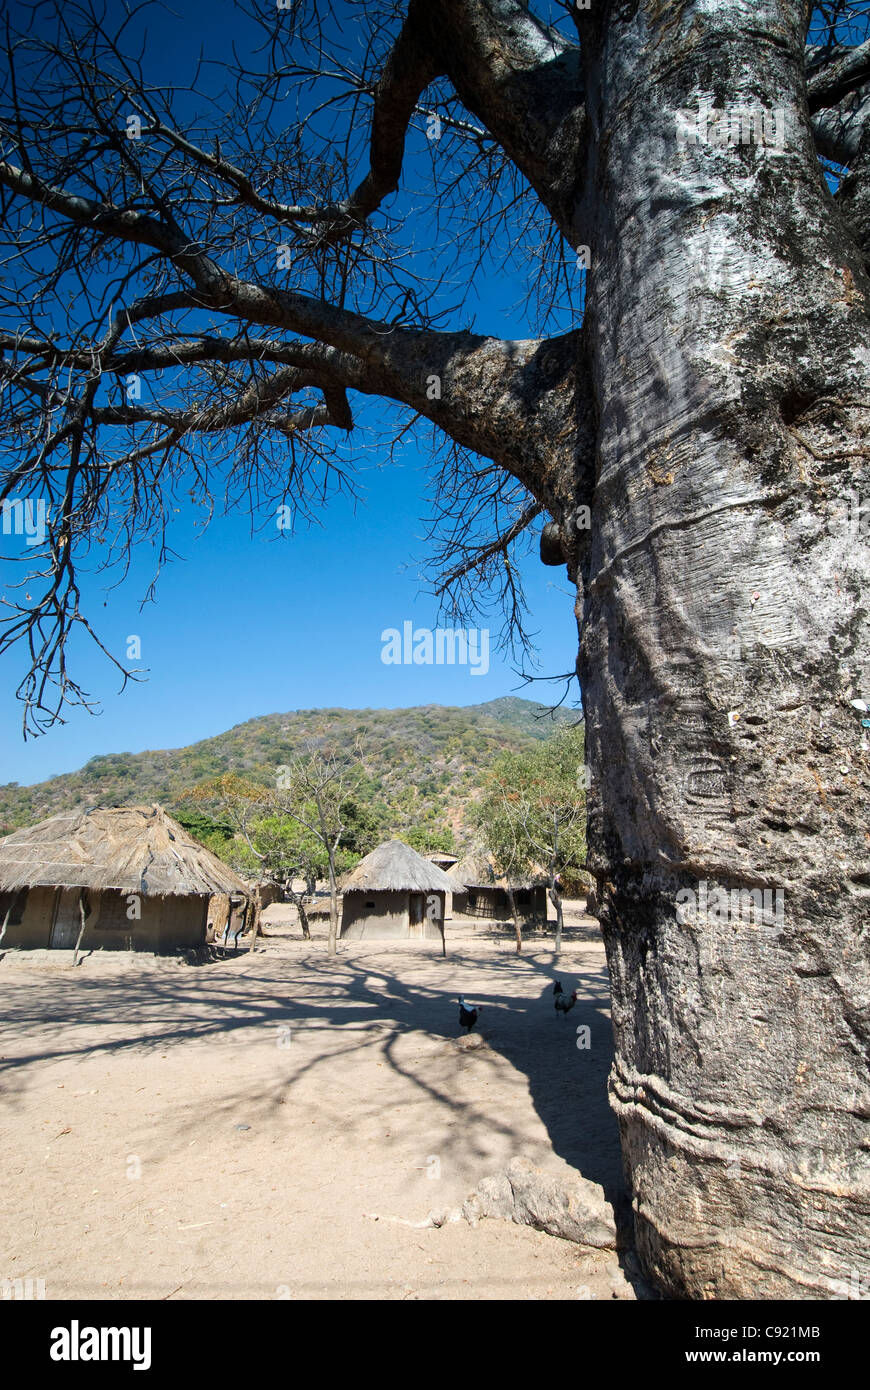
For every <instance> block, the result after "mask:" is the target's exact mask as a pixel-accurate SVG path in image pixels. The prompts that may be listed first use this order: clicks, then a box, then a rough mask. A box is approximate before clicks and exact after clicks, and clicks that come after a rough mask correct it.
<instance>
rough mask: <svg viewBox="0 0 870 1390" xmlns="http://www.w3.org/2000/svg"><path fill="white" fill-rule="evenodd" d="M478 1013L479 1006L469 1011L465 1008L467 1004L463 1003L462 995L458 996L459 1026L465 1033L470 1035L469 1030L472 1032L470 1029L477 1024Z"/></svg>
mask: <svg viewBox="0 0 870 1390" xmlns="http://www.w3.org/2000/svg"><path fill="white" fill-rule="evenodd" d="M479 1013H480V1005H479V1004H478V1006H477V1008H476V1009H469V1008H468V1006H467V1004H466V1003H465V1000H464V999H463V997H462V995H461V994H460V996H459V1026H460V1027H461V1028H464V1029H465V1031H466V1033H470V1032H471V1030H472V1028H473V1027H474V1025H475V1023H476V1022H477V1016H478V1014H479Z"/></svg>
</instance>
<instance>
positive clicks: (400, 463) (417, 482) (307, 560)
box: [0, 0, 577, 784]
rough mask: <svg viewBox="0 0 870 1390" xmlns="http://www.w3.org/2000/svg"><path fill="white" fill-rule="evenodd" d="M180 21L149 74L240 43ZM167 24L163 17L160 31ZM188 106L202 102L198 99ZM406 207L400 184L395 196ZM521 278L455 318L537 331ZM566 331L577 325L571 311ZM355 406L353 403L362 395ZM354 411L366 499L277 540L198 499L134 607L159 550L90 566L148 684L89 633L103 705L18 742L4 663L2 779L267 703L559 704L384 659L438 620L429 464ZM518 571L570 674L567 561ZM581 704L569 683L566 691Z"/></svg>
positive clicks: (239, 33)
mask: <svg viewBox="0 0 870 1390" xmlns="http://www.w3.org/2000/svg"><path fill="white" fill-rule="evenodd" d="M152 15H156V11H152ZM181 16H182V17H181V20H180V22H179V23H178V24H176V25H174V26H173V35H174V43H173V46H172V47H171V48H170V47H169V46H168V45H165V43H159V44H158V46H157V47H156V48H154V49H153V54H154V57H153V66H151V67H150V68H149V70H150V71H152V72H153V73H155V75H156V76H157V77H158V78H159V80H167V79H171V80H173V81H177V82H180V83H183V81H184V77H185V73H186V72H187V71H188V69H189V63H190V61H191V58H192V56H193V54H194V53H195V51H196V50H197V49H198V48H199V45H200V44H201V43H202V44H204V45H205V47H206V51H207V52H208V51H221V50H223V51H224V52H225V51H226V48H227V44H228V41H229V40H230V39H233V40H238V39H239V38H240V37H244V23H243V20H241V19H240V15H239V10H238V7H237V6H235V5H233V4H230V3H228V0H209V3H208V5H205V4H200V3H198V2H197V3H186V4H185V5H184V6H183V7H182V8H181ZM160 32H161V25H160V23H158V21H157V19H156V18H155V19H154V20H153V21H152V29H151V35H152V39H154V38H155V36H157V37H159V34H160ZM146 67H149V65H148V64H146ZM188 101H189V103H191V104H192V107H193V106H195V105H196V102H195V99H194V98H192V97H191V98H189V99H188ZM430 154H431V151H430V150H429V149H428V148H427V147H426V144H425V140H423V141H422V145H421V140H420V138H419V135H418V136H417V137H416V144H415V143H414V139H413V138H412V139H411V140H409V162H408V178H407V181H406V182H407V184H410V183H412V182H413V180H414V179H415V178H417V179H420V178H422V177H425V168H426V164H425V161H426V160H427V159H428V158H429V156H430ZM436 155H437V151H436ZM406 192H407V190H406ZM400 201H401V195H400V199H399V200H397V202H396V204H394V205H393V206H394V207H395V206H397V205H399V204H400ZM420 225H423V226H425V223H424V224H418V225H417V228H416V230H414V231H413V233H412V234H413V238H414V244H415V245H417V246H419V245H420V244H421V232H420ZM411 239H412V238H411V235H409V238H408V240H409V241H411ZM424 244H425V239H424ZM493 252H494V264H495V263H496V262H498V263H499V264H501V262H503V261H504V259H505V257H504V255H502V254H501V252H500V249H499V248H498V247H494V248H493ZM428 254H429V260H430V262H431V264H432V265H433V266H435V267H436V269H437V273H438V274H439V275H442V276H444V290H443V294H444V300H445V302H446V303H454V302H455V301H456V298H457V296H456V293H455V289H456V285H457V284H459V283H461V280H460V279H459V278H457V279H456V281H455V283H454V284H453V285H450V286H447V284H446V280H447V279H448V278H452V276H451V275H450V274H449V272H448V270H447V269H446V267H450V266H452V265H453V263H454V261H455V253H454V249H453V248H452V246H451V244H450V242H449V240H442V241H441V242H440V243H439V244H438V245H437V246H436V245H433V244H432V241H430V243H429V252H428ZM439 261H440V264H439ZM430 273H431V272H430ZM527 278H528V275H527V274H526V273H524V267H523V265H522V264H520V265H517V264H516V263H515V264H514V265H513V267H509V268H508V269H507V271H506V272H504V273H502V274H501V275H500V276H499V275H495V274H493V273H489V274H479V275H477V276H476V277H475V282H474V284H473V285H472V289H471V295H470V298H469V301H468V304H467V307H466V308H465V309H464V310H463V312H462V315H461V318H460V319H459V320H456V319H454V320H453V321H452V323H453V324H455V326H465V325H466V324H469V325H473V326H474V327H475V328H476V329H477V330H479V331H484V332H491V333H496V334H500V335H504V336H518V337H527V336H533V334H534V325H533V324H532V322H531V321H530V319H529V317H528V315H527V314H526V313H525V311H524V310H523V309H522V308H518V307H517V306H518V305H519V304H520V302H521V300H522V296H523V292H524V290H525V289H526V287H527V286H526V281H527ZM558 326H559V327H567V326H568V321H567V320H566V321H564V322H563V323H561V324H560V325H558ZM551 331H552V326H551ZM352 404H353V405H354V407H355V409H356V408H358V407H359V404H360V403H359V401H354V402H352ZM361 418H362V425H361V428H360V430H359V432H358V433H357V434H354V435H353V436H352V437H351V440H350V444H349V448H348V449H347V450H346V451H345V452H346V453H348V452H349V454H350V456H351V458H352V459H353V462H354V464H355V466H356V468H357V469H358V470H359V471H358V472H357V476H356V482H357V485H358V487H359V488H360V490H361V492H362V498H361V500H360V501H359V502H358V503H356V504H354V503H353V502H352V501H351V500H350V499H348V498H346V497H337V498H334V499H333V500H332V502H331V503H330V504H329V505H328V507H327V509H326V510H325V511H324V512H323V514H322V516H321V521H322V525H319V526H313V527H310V528H308V529H301V530H299V531H298V532H297V533H296V534H295V535H293V536H292V537H288V536H281V535H280V534H279V533H278V532H277V530H276V528H275V526H274V524H273V521H272V518H271V516H269V515H261V516H259V517H258V518H257V521H258V523H264V525H263V526H262V529H261V530H258V531H257V532H255V534H254V535H253V536H252V535H251V523H250V518H249V517H248V515H247V514H245V513H243V512H235V513H233V514H231V515H229V516H226V517H220V516H219V517H216V518H215V519H214V520H213V521H212V523H211V525H210V526H209V527H208V528H207V530H206V531H205V532H204V533H201V532H200V530H199V529H198V528H196V527H195V526H194V519H195V515H196V513H195V512H194V510H193V509H192V508H191V507H187V506H182V507H181V509H180V510H179V512H178V515H177V519H176V523H175V525H174V528H173V531H172V533H171V534H170V537H169V540H170V543H171V544H172V546H173V547H174V549H175V550H176V551H177V552H179V553H180V555H181V556H182V557H183V558H182V559H180V560H177V561H175V562H173V563H171V564H170V565H169V566H168V567H167V568H165V569H164V571H163V573H162V575H161V578H160V580H159V584H158V587H157V595H156V602H155V603H151V604H149V605H147V606H146V607H145V608H144V609H143V610H141V611H140V607H139V603H140V599H141V597H142V595H143V594H144V592H145V590H146V588H147V585H148V581H149V579H150V577H151V566H152V565H153V554H154V552H153V551H151V550H150V548H149V547H147V546H146V547H143V548H142V549H141V550H140V551H139V552H138V553H137V555H136V557H135V561H134V565H133V568H132V570H131V573H130V575H129V577H128V579H127V580H126V582H124V583H123V584H122V585H121V587H120V588H113V589H104V588H103V583H104V581H102V580H101V579H100V577H99V576H97V575H94V574H90V575H85V576H84V584H83V591H84V598H85V605H84V606H85V610H86V612H87V613H88V616H89V617H90V618H91V619H92V621H93V622H94V625H95V627H96V628H97V630H98V632H99V634H100V636H101V638H102V639H103V640H104V641H105V643H106V645H107V647H108V648H109V649H110V650H111V651H113V652H114V653H116V654H117V655H118V656H119V658H120V659H122V660H123V659H124V657H125V648H126V644H127V640H128V638H129V637H131V636H133V635H136V636H138V637H139V638H140V639H141V647H142V656H141V660H140V661H139V662H134V663H133V664H134V665H139V666H142V667H144V668H147V675H146V678H145V680H144V681H142V682H141V683H137V684H131V685H128V686H127V689H126V690H125V691H124V693H123V694H119V693H118V686H119V676H118V673H117V672H116V671H115V670H114V669H113V668H112V667H111V666H110V665H109V663H108V662H107V661H106V659H105V657H104V656H103V655H102V654H101V653H100V652H99V651H98V650H97V649H95V648H94V647H93V646H92V645H91V644H90V643H89V642H88V641H87V640H79V641H78V642H77V643H76V644H75V646H74V648H73V651H72V656H73V659H74V668H75V674H76V676H77V678H78V679H79V681H80V683H81V684H82V685H83V686H84V687H85V688H86V689H87V690H88V692H89V693H90V694H91V695H93V696H95V697H96V698H97V699H98V700H99V702H100V706H101V710H102V713H101V714H100V715H99V717H97V718H94V717H93V716H91V715H88V714H87V713H86V712H84V711H83V710H70V711H68V712H67V722H66V724H64V725H62V726H56V727H55V728H54V729H52V730H51V731H50V732H49V733H47V734H45V735H43V736H42V737H41V738H39V739H36V740H33V739H31V740H28V742H27V743H26V744H25V743H24V742H23V739H22V736H21V727H20V726H21V708H20V705H19V704H18V703H17V701H16V700H15V698H14V694H13V691H14V688H15V685H16V684H17V682H18V680H19V679H20V678H21V675H22V674H23V669H24V663H23V661H22V659H21V657H20V656H18V657H16V655H15V654H14V653H13V654H11V655H9V656H7V657H4V658H3V659H2V661H0V782H6V781H17V782H20V783H22V784H25V783H30V782H34V781H40V780H42V779H43V778H45V777H49V776H52V775H55V774H57V773H60V772H64V771H69V770H72V769H74V768H76V767H79V766H81V764H82V763H84V762H85V761H86V760H87V759H88V758H89V757H91V756H93V755H94V754H97V753H108V752H116V751H132V752H137V751H140V750H142V749H146V748H166V747H175V746H180V745H184V744H187V743H191V742H194V741H195V740H197V739H200V738H205V737H208V736H210V735H212V734H216V733H219V732H221V731H222V730H224V729H226V728H228V727H230V726H232V725H233V724H237V723H240V722H242V721H244V720H246V719H250V718H253V717H255V716H257V715H260V714H266V713H270V712H273V711H287V710H293V709H308V708H313V707H323V706H344V707H351V708H362V707H367V706H368V707H372V706H375V707H382V706H386V707H399V706H408V705H415V704H427V703H440V704H455V705H466V704H476V703H479V702H481V701H485V700H490V699H493V698H496V697H497V696H500V695H506V694H511V693H517V694H523V695H526V696H527V697H529V698H538V699H541V700H544V701H552V702H555V701H557V700H559V699H560V698H561V697H562V695H563V692H564V682H558V683H556V684H553V685H549V684H544V683H537V684H535V685H532V686H527V687H524V688H521V682H520V679H519V677H518V675H517V673H516V664H515V661H514V660H513V659H512V658H511V656H510V654H509V653H499V652H497V651H495V650H493V651H492V654H491V658H490V669H489V672H488V673H487V674H486V675H479V676H472V675H471V674H470V671H469V669H468V668H467V667H449V666H413V665H412V666H393V665H385V664H384V663H383V662H382V660H381V651H382V642H381V633H382V631H383V630H384V629H386V628H393V627H394V628H399V629H401V628H402V625H403V623H404V622H406V621H411V622H413V623H414V625H415V626H417V627H430V628H432V627H435V626H437V625H438V618H437V604H436V602H435V600H434V599H433V598H432V597H431V596H429V595H427V594H426V593H425V591H424V587H423V585H422V584H421V582H420V580H419V578H418V563H419V561H420V560H421V559H423V558H424V543H423V539H422V538H423V535H424V530H425V528H424V525H423V523H422V518H423V517H424V516H425V515H427V513H428V500H427V496H426V492H427V488H426V484H427V475H428V476H429V479H430V485H431V464H430V461H429V458H428V456H427V455H426V454H425V453H423V452H420V451H419V450H418V449H417V447H416V446H415V445H413V444H408V445H406V446H405V447H404V448H403V450H402V452H401V455H400V457H399V458H398V460H397V461H396V462H393V463H387V462H386V459H385V458H383V459H379V457H378V453H377V450H376V448H373V445H372V440H371V438H369V437H367V433H366V421H367V420H371V421H372V422H373V423H375V424H379V423H383V422H384V421H389V419H391V418H398V417H391V416H390V415H389V408H388V407H384V408H380V407H378V408H372V407H368V408H365V409H363V410H362V411H361ZM521 570H522V574H523V580H524V584H525V587H526V593H527V597H528V600H529V607H530V611H531V622H530V628H531V630H532V631H533V632H535V633H536V634H537V635H536V649H537V660H538V666H537V672H536V673H537V674H538V675H549V674H555V673H560V672H564V671H567V670H569V669H570V668H572V666H573V663H574V657H575V653H576V625H575V621H574V616H573V599H572V595H571V594H570V593H569V592H568V590H569V585H568V581H567V577H566V574H565V571H564V570H563V569H546V568H544V567H543V566H542V565H541V564H540V562H539V560H538V558H537V554H536V548H535V551H533V553H532V554H531V555H529V556H528V557H527V558H526V559H525V560H523V561H522V562H521ZM0 578H2V575H0ZM4 582H5V583H8V582H9V579H8V577H7V578H6V579H5V581H4ZM0 588H2V585H0ZM477 621H478V623H479V624H480V625H483V626H490V628H491V630H492V636H493V641H494V639H495V635H496V631H497V629H498V626H499V624H498V621H497V619H493V620H491V622H490V623H489V624H487V622H486V619H485V618H481V619H479V620H477ZM442 625H443V620H442ZM576 698H577V687H576V683H575V684H574V685H573V686H572V689H571V692H570V694H569V701H570V702H573V701H575V700H576Z"/></svg>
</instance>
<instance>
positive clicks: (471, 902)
mask: <svg viewBox="0 0 870 1390" xmlns="http://www.w3.org/2000/svg"><path fill="white" fill-rule="evenodd" d="M468 906H469V907H477V894H476V893H469V895H468Z"/></svg>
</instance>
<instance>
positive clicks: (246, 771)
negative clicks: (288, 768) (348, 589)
mask: <svg viewBox="0 0 870 1390" xmlns="http://www.w3.org/2000/svg"><path fill="white" fill-rule="evenodd" d="M579 717H580V715H579V712H578V711H576V710H566V709H559V710H555V711H553V712H550V711H549V710H548V708H547V706H545V705H540V704H536V703H535V702H533V701H531V700H522V699H519V698H517V697H513V696H508V697H506V698H504V699H500V700H490V701H488V702H487V703H486V704H481V705H471V706H468V707H464V708H459V707H454V706H444V705H420V706H416V707H413V708H411V709H364V710H353V709H315V710H298V711H295V712H293V713H290V714H267V715H263V716H261V717H260V718H258V719H249V720H247V721H246V722H245V723H244V724H238V725H236V726H235V728H232V729H229V730H227V732H226V733H223V734H218V735H217V736H216V737H214V738H208V739H203V740H201V741H200V742H199V743H193V744H190V745H189V747H186V748H171V749H163V750H158V751H150V750H149V751H147V752H144V753H107V754H104V755H101V756H99V757H96V758H91V759H90V761H89V762H87V763H86V764H85V765H84V767H82V768H81V769H79V771H77V772H70V773H65V774H64V775H63V776H60V777H52V778H51V779H49V780H48V781H45V782H39V783H36V784H35V785H33V786H31V787H20V786H18V784H17V783H14V782H11V783H6V784H5V785H0V830H2V831H3V832H6V831H8V830H11V829H14V828H15V827H17V826H20V825H29V824H32V823H33V822H35V821H39V820H44V819H45V818H46V817H47V816H50V815H53V814H54V813H56V812H58V811H64V810H69V809H72V808H73V807H77V806H128V805H133V804H136V803H150V802H154V801H157V802H159V803H160V804H161V805H163V806H165V807H166V808H167V809H168V810H170V811H173V810H178V808H179V806H180V805H181V804H182V803H181V800H180V798H181V795H182V793H183V792H184V791H185V790H186V789H188V788H190V787H192V786H195V785H196V784H197V783H199V782H202V781H204V780H205V779H207V778H212V777H216V776H219V775H220V774H221V773H224V772H236V773H239V774H240V775H242V776H244V777H246V778H248V779H250V780H252V781H258V782H263V783H264V784H267V785H272V784H274V780H275V776H276V769H277V768H278V767H280V766H281V765H282V764H285V763H287V762H288V761H289V760H290V759H291V758H293V757H294V756H295V755H297V754H299V753H301V752H304V751H305V750H306V749H310V748H334V749H336V750H345V751H346V752H347V753H348V754H349V755H351V756H353V755H354V753H355V750H357V749H358V750H359V752H360V754H361V761H362V768H361V770H360V775H359V779H358V783H357V787H356V794H357V796H358V797H360V799H362V800H363V801H365V802H371V803H378V804H380V805H381V806H383V807H386V808H388V809H389V815H390V820H391V821H392V828H393V829H394V830H395V831H400V830H401V829H403V828H404V827H408V826H414V825H418V826H431V827H433V828H435V827H438V826H446V827H449V828H450V829H452V830H453V831H455V832H457V834H458V835H459V836H460V838H463V829H464V813H465V811H466V808H467V807H468V805H469V803H470V802H471V801H473V800H475V799H476V797H477V796H478V795H479V792H480V788H481V786H482V783H483V779H484V776H485V774H486V772H487V771H488V770H489V769H490V768H491V767H492V765H493V763H494V762H495V760H496V759H497V758H498V757H499V755H500V754H502V753H505V752H509V751H515V752H521V751H522V750H523V749H526V748H529V747H531V746H533V745H534V743H535V742H536V741H537V740H540V739H544V738H547V737H548V736H549V735H550V734H552V733H553V732H554V731H555V730H556V729H557V728H560V727H562V726H563V725H564V724H566V723H575V722H576V721H577V720H578V718H579Z"/></svg>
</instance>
